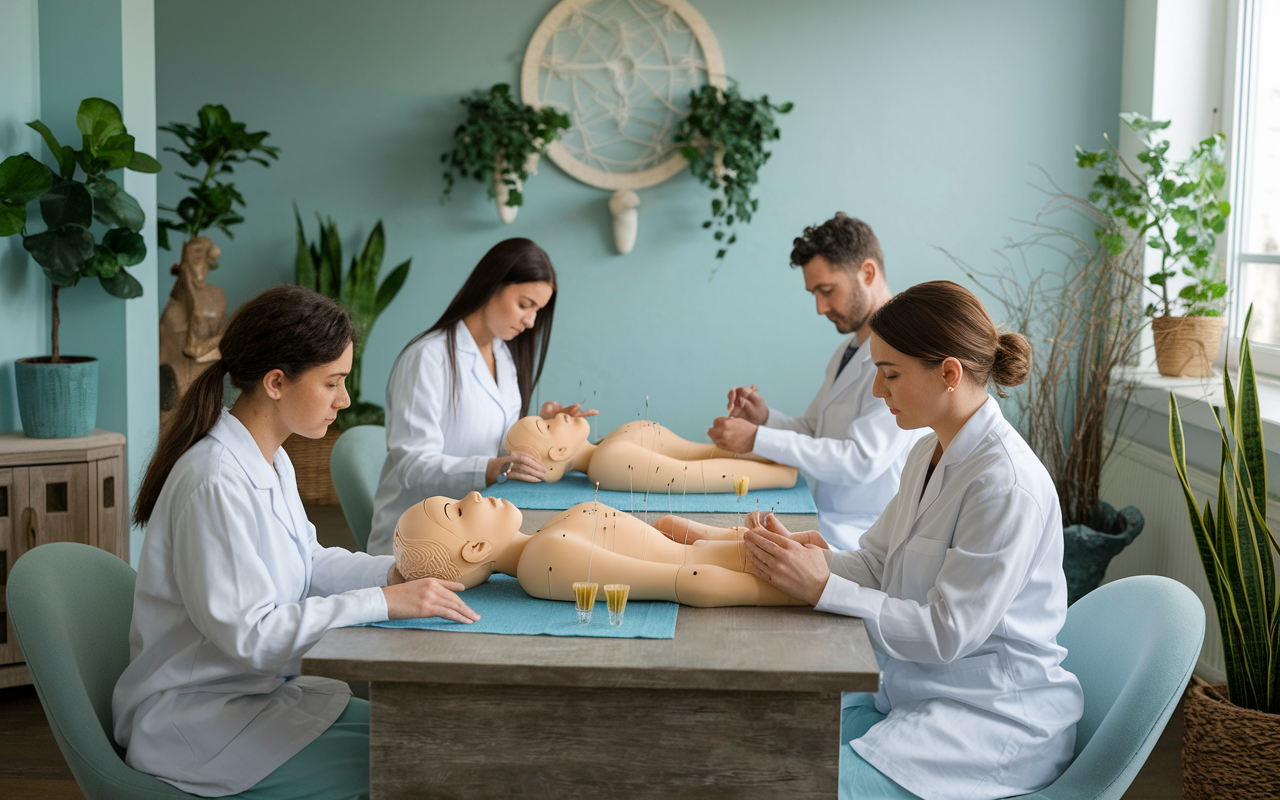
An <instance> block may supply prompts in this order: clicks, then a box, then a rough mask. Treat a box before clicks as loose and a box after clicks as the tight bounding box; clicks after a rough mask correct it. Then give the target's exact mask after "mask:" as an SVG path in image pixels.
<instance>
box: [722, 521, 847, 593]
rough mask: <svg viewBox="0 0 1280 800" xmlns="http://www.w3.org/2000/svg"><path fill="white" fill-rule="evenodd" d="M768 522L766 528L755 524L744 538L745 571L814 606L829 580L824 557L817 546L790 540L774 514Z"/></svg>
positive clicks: (829, 569)
mask: <svg viewBox="0 0 1280 800" xmlns="http://www.w3.org/2000/svg"><path fill="white" fill-rule="evenodd" d="M768 522H769V527H768V528H762V527H760V526H759V525H757V526H755V527H753V528H749V529H748V530H747V533H746V535H745V536H744V537H743V540H742V541H743V543H744V544H745V545H746V547H747V570H748V571H749V572H751V573H752V574H755V575H758V576H759V577H761V578H763V579H764V580H766V581H768V582H769V583H771V584H773V585H774V586H775V587H777V588H778V589H780V590H781V591H783V592H785V593H787V594H789V595H791V596H792V597H794V598H796V599H797V600H803V601H804V602H806V603H808V604H809V605H811V606H816V605H817V604H818V601H819V600H820V599H822V591H823V589H825V588H826V586H827V579H828V578H830V577H831V568H830V567H828V566H827V557H826V556H825V555H823V552H822V549H821V548H819V547H818V546H817V545H812V544H801V543H800V542H797V541H796V540H795V539H793V538H792V537H791V536H790V535H788V533H787V529H786V528H783V527H782V525H781V524H780V523H779V522H778V520H777V519H776V518H775V517H773V515H770V518H769V520H768ZM819 538H821V537H819Z"/></svg>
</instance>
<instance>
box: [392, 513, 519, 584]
mask: <svg viewBox="0 0 1280 800" xmlns="http://www.w3.org/2000/svg"><path fill="white" fill-rule="evenodd" d="M522 521H523V517H522V516H521V514H520V510H519V509H518V508H516V507H515V506H513V505H511V503H509V502H507V501H506V500H502V499H499V498H497V497H481V496H480V493H479V492H472V493H470V494H468V495H467V496H466V497H464V498H462V499H461V500H454V499H452V498H449V497H429V498H427V499H426V500H423V501H422V502H421V503H418V504H416V505H414V506H411V507H410V508H409V510H408V511H406V512H404V514H402V515H401V516H400V521H399V523H397V524H396V533H395V540H394V543H393V550H394V552H395V556H396V567H397V568H398V569H399V570H400V574H401V575H403V576H404V577H405V579H406V580H414V579H417V578H440V579H443V580H455V581H459V582H461V583H462V584H463V585H464V586H466V587H467V588H468V589H470V588H471V587H473V586H478V585H480V584H481V583H484V582H485V581H487V580H488V579H489V576H490V575H491V574H493V569H494V562H495V561H497V559H498V558H499V556H500V555H501V554H502V553H503V551H504V550H506V548H507V547H508V545H510V544H511V540H512V539H513V538H515V536H516V534H517V533H519V532H520V523H521V522H522Z"/></svg>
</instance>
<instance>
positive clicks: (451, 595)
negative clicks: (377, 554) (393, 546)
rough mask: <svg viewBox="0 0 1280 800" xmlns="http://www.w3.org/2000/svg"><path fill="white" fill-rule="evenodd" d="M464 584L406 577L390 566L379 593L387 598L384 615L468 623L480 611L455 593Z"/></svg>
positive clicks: (460, 589)
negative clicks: (474, 609) (432, 618)
mask: <svg viewBox="0 0 1280 800" xmlns="http://www.w3.org/2000/svg"><path fill="white" fill-rule="evenodd" d="M465 588H466V587H465V586H463V585H462V584H460V583H458V582H457V581H442V580H438V579H436V578H421V579H419V580H416V581H406V580H405V579H404V577H403V576H402V575H401V574H400V570H398V569H396V568H395V567H394V566H393V567H392V568H391V570H390V571H389V572H388V573H387V585H386V586H384V587H382V594H383V595H384V596H385V597H386V598H387V619H420V618H422V617H444V618H445V619H451V620H453V621H454V622H464V623H466V624H468V625H470V624H471V623H473V622H475V621H476V620H478V619H480V615H479V614H477V613H476V612H474V611H472V610H471V609H470V608H468V607H467V604H466V603H464V602H462V598H461V597H458V595H457V592H461V591H462V590H463V589H465Z"/></svg>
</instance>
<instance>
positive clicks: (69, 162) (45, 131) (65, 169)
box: [27, 120, 76, 178]
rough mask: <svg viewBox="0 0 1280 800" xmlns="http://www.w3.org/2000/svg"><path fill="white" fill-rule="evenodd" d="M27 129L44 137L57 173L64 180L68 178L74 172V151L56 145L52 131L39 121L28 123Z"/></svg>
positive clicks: (56, 141)
mask: <svg viewBox="0 0 1280 800" xmlns="http://www.w3.org/2000/svg"><path fill="white" fill-rule="evenodd" d="M27 127H28V128H30V129H32V130H33V131H36V132H37V133H39V134H40V135H41V136H42V137H44V143H45V145H46V146H47V147H48V148H49V152H50V153H52V154H53V157H54V159H55V160H56V161H57V162H58V172H59V174H61V175H62V177H64V178H70V177H71V176H72V175H74V174H75V171H76V151H75V150H72V149H71V148H70V147H64V146H63V145H61V144H58V139H57V137H55V136H54V135H53V131H51V130H49V126H48V125H45V124H44V123H43V122H41V121H40V120H36V121H34V122H28V123H27Z"/></svg>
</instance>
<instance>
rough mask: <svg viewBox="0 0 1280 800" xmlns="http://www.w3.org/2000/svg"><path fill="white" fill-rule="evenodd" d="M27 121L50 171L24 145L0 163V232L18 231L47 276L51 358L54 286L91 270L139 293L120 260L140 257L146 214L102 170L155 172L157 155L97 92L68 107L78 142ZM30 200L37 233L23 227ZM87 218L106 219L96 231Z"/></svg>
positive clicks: (116, 288) (117, 290)
mask: <svg viewBox="0 0 1280 800" xmlns="http://www.w3.org/2000/svg"><path fill="white" fill-rule="evenodd" d="M27 125H28V127H30V128H31V129H33V130H35V131H36V132H38V133H39V134H40V135H41V136H42V137H43V138H44V141H45V144H46V145H48V147H49V152H50V153H52V154H53V158H54V161H55V162H57V166H58V171H57V173H56V174H55V173H54V172H53V171H52V170H50V169H49V168H48V167H46V166H45V165H44V164H42V163H40V162H39V161H38V160H37V159H35V158H34V157H32V156H31V155H30V154H29V153H22V154H20V155H16V156H11V157H9V158H6V159H5V160H4V162H2V163H0V236H12V235H15V234H20V235H21V236H22V246H23V248H24V249H25V250H26V251H27V252H28V253H30V254H31V257H32V259H34V260H35V262H36V263H37V264H39V265H40V267H41V269H43V270H44V274H45V276H46V277H47V278H48V279H49V280H50V281H51V282H52V283H53V336H52V349H53V353H52V355H53V361H54V362H58V361H59V360H60V357H59V350H58V321H59V320H58V290H59V289H61V288H67V287H71V286H75V285H76V284H77V283H79V282H80V280H81V279H82V278H97V279H98V282H99V283H100V284H102V288H104V289H106V290H107V292H108V293H110V294H112V295H114V296H115V297H119V298H123V299H126V300H127V299H130V298H134V297H140V296H142V284H141V283H139V282H138V280H137V279H136V278H134V277H133V276H132V275H130V274H129V273H128V272H127V271H126V268H127V267H132V266H135V265H137V264H140V263H142V260H143V259H144V258H146V255H147V246H146V243H145V242H144V241H143V239H142V236H141V234H140V231H141V230H142V226H143V223H145V222H146V215H145V214H144V213H143V211H142V206H140V205H139V204H138V201H137V200H135V199H134V198H133V197H132V196H131V195H129V193H128V192H126V191H125V190H124V189H122V188H121V187H120V184H118V183H116V182H115V181H114V180H112V179H111V178H109V177H107V174H108V173H110V172H112V171H115V170H118V169H122V168H123V169H130V170H133V171H135V172H146V173H155V172H159V171H160V162H158V161H156V160H155V159H154V158H152V157H151V156H149V155H147V154H146V153H139V152H137V151H136V150H135V149H134V138H133V137H132V136H130V135H129V132H128V131H127V130H126V129H125V125H124V119H123V117H122V116H121V114H120V109H119V108H118V107H117V106H116V105H115V104H114V103H112V102H110V101H108V100H103V99H102V98H100V97H90V98H88V99H86V100H85V101H83V102H82V103H81V104H80V108H79V111H78V112H77V114H76V127H77V128H78V129H79V130H80V135H81V147H80V149H79V150H77V149H75V148H73V147H71V146H70V145H64V144H62V143H60V142H59V141H58V139H57V137H55V136H54V134H53V131H52V130H50V129H49V126H48V125H45V124H44V123H43V122H41V121H39V120H36V121H35V122H28V123H27ZM77 169H79V170H81V171H83V172H84V179H83V180H76V177H75V176H76V170H77ZM33 200H38V201H39V204H40V216H41V218H42V220H43V222H44V228H45V229H44V230H43V231H40V232H38V233H29V232H28V230H27V223H28V222H29V219H28V217H27V208H26V206H27V204H28V203H30V202H32V201H33ZM95 220H96V221H97V222H99V223H101V224H102V225H104V226H106V227H107V230H106V231H105V232H104V233H103V234H102V236H101V238H98V236H97V235H95V232H94V230H93V223H94V221H95Z"/></svg>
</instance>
